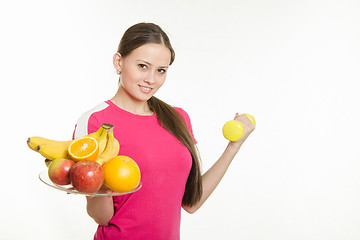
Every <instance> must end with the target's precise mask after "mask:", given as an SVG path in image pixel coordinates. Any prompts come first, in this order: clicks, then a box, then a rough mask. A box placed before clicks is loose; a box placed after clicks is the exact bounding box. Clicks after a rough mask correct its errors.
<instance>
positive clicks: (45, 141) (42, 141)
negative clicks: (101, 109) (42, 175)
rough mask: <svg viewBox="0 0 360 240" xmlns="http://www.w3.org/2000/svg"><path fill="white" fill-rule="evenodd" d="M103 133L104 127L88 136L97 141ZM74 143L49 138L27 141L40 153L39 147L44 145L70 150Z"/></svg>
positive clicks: (31, 147) (34, 138)
mask: <svg viewBox="0 0 360 240" xmlns="http://www.w3.org/2000/svg"><path fill="white" fill-rule="evenodd" d="M102 131H103V127H100V128H99V129H98V130H97V131H96V132H93V133H90V134H88V135H87V136H89V137H93V138H95V139H97V138H99V136H100V135H101V133H102ZM73 141H74V140H70V141H56V140H51V139H47V138H43V137H36V136H35V137H29V138H28V139H27V144H28V146H29V148H30V149H32V150H34V151H38V150H37V149H38V146H40V145H43V144H47V145H56V146H59V147H64V148H68V147H69V146H70V144H71V143H72V142H73Z"/></svg>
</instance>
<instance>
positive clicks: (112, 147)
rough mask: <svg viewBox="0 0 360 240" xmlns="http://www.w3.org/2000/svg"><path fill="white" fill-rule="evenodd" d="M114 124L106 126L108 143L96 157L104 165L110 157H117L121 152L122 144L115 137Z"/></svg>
mask: <svg viewBox="0 0 360 240" xmlns="http://www.w3.org/2000/svg"><path fill="white" fill-rule="evenodd" d="M113 128H114V127H113V126H111V127H109V128H105V130H106V131H107V143H106V147H105V149H104V151H103V152H102V153H101V154H100V155H99V157H98V158H97V159H96V162H97V163H99V164H100V165H103V164H104V163H105V162H106V161H108V160H109V159H111V158H113V157H116V156H117V155H118V154H119V150H120V144H119V141H118V140H117V139H116V138H115V137H114V132H113Z"/></svg>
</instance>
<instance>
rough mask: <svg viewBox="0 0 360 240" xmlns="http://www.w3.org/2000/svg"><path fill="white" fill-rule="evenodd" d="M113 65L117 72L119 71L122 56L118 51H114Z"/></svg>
mask: <svg viewBox="0 0 360 240" xmlns="http://www.w3.org/2000/svg"><path fill="white" fill-rule="evenodd" d="M113 65H114V68H115V70H116V71H117V72H121V66H122V56H121V55H120V53H115V54H114V57H113Z"/></svg>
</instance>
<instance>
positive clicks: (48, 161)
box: [44, 158, 52, 167]
mask: <svg viewBox="0 0 360 240" xmlns="http://www.w3.org/2000/svg"><path fill="white" fill-rule="evenodd" d="M44 162H45V164H46V166H47V167H48V166H49V165H50V163H51V162H52V160H50V159H47V158H45V161H44Z"/></svg>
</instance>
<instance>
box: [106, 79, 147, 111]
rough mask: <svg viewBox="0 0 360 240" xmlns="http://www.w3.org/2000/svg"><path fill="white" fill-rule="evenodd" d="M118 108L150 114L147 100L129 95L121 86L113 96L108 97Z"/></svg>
mask: <svg viewBox="0 0 360 240" xmlns="http://www.w3.org/2000/svg"><path fill="white" fill-rule="evenodd" d="M110 100H111V101H112V102H113V103H114V104H115V105H116V106H118V107H119V108H121V109H123V110H125V111H128V112H131V113H133V114H136V115H145V116H146V115H152V114H153V112H152V111H151V110H150V108H149V105H148V103H147V101H140V100H137V99H134V98H133V97H132V96H130V95H129V94H128V93H127V92H126V91H125V90H124V89H123V88H122V87H121V86H120V87H119V90H118V91H117V93H116V94H115V96H114V97H113V98H111V99H110Z"/></svg>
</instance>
